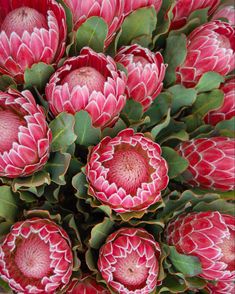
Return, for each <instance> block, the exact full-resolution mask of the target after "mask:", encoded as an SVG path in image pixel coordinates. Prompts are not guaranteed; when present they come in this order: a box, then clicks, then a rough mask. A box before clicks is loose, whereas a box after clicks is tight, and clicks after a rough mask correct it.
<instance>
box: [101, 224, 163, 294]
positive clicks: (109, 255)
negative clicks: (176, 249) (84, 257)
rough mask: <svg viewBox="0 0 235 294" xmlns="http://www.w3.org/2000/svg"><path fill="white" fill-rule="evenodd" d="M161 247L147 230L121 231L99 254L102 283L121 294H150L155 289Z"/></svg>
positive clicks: (114, 235) (108, 240)
mask: <svg viewBox="0 0 235 294" xmlns="http://www.w3.org/2000/svg"><path fill="white" fill-rule="evenodd" d="M160 254H161V251H160V246H159V244H158V243H157V242H156V241H155V240H154V238H153V236H152V235H151V234H149V233H148V232H147V231H146V230H144V229H140V228H122V229H119V230H118V231H116V232H114V233H113V234H111V235H109V237H108V238H107V240H106V243H105V244H104V245H103V246H102V247H101V249H100V252H99V260H98V268H99V270H100V272H101V275H102V277H103V279H104V280H105V281H106V283H107V284H108V285H109V287H111V288H112V290H113V291H114V292H115V293H119V294H140V293H141V294H149V293H152V291H154V289H155V288H156V285H157V284H158V282H157V277H158V272H159V263H158V259H159V256H160Z"/></svg>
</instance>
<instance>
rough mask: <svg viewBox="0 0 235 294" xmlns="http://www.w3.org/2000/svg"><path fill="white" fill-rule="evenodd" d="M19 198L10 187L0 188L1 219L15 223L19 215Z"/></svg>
mask: <svg viewBox="0 0 235 294" xmlns="http://www.w3.org/2000/svg"><path fill="white" fill-rule="evenodd" d="M19 210H20V209H19V198H18V197H17V195H16V194H14V193H13V192H12V191H11V188H10V187H9V186H0V217H2V218H4V219H6V220H7V221H14V220H15V219H16V217H17V215H18V213H19Z"/></svg>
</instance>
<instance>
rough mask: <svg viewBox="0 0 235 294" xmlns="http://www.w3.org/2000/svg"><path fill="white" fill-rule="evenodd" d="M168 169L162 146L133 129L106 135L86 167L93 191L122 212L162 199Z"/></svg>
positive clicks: (135, 209)
mask: <svg viewBox="0 0 235 294" xmlns="http://www.w3.org/2000/svg"><path fill="white" fill-rule="evenodd" d="M167 172H168V168H167V163H166V161H165V160H164V159H163V158H162V157H161V148H160V146H159V145H158V144H156V143H154V142H153V141H152V140H150V139H148V138H145V137H144V136H143V134H141V133H137V134H134V131H133V130H132V129H126V130H124V131H122V132H120V133H119V134H118V135H117V136H116V137H115V138H113V139H111V138H110V137H105V138H104V139H103V140H102V141H101V142H100V143H99V144H98V145H97V146H95V147H94V148H93V149H92V150H91V152H90V155H89V157H88V164H87V167H86V175H87V179H88V181H89V184H90V187H89V192H90V194H92V195H94V196H95V197H96V198H98V199H99V200H100V201H101V202H102V203H104V204H106V205H109V206H110V207H111V208H112V209H113V210H115V211H117V212H121V213H122V212H128V211H142V210H145V209H146V208H148V207H149V206H150V205H152V204H154V203H156V202H158V201H161V190H163V189H165V188H166V186H167V184H168V176H167Z"/></svg>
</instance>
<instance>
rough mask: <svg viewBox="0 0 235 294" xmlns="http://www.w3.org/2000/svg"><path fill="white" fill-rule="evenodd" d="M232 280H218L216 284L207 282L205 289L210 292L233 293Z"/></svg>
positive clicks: (218, 293) (213, 293)
mask: <svg viewBox="0 0 235 294" xmlns="http://www.w3.org/2000/svg"><path fill="white" fill-rule="evenodd" d="M234 287H235V284H234V281H233V282H218V283H216V285H214V284H208V288H207V290H208V291H209V293H210V294H234Z"/></svg>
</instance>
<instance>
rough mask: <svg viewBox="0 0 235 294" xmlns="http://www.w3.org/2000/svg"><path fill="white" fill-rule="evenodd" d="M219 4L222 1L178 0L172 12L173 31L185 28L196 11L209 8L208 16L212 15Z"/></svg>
mask: <svg viewBox="0 0 235 294" xmlns="http://www.w3.org/2000/svg"><path fill="white" fill-rule="evenodd" d="M219 3H220V0H176V4H175V6H174V8H173V11H172V13H173V19H172V22H171V29H179V28H181V27H182V26H184V25H185V24H186V23H187V19H188V17H189V16H190V14H191V13H193V12H194V11H196V10H199V9H205V8H208V15H211V14H212V13H213V12H214V11H215V9H216V7H218V5H219Z"/></svg>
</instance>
